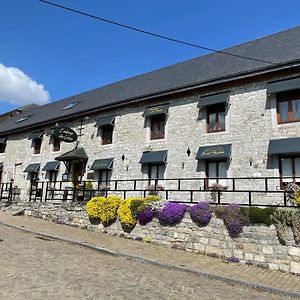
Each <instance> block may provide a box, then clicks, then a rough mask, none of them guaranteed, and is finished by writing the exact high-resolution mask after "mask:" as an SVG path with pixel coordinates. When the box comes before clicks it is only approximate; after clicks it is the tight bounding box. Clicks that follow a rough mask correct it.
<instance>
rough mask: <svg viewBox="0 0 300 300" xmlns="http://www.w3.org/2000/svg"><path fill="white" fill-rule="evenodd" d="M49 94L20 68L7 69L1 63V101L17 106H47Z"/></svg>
mask: <svg viewBox="0 0 300 300" xmlns="http://www.w3.org/2000/svg"><path fill="white" fill-rule="evenodd" d="M49 100H50V95H49V93H48V92H47V91H46V90H45V88H44V86H43V85H42V84H38V83H37V82H35V81H34V80H32V79H31V78H30V77H29V76H28V75H26V74H25V73H24V72H23V71H21V70H20V69H18V68H13V67H6V66H4V65H3V64H1V63H0V101H1V102H10V103H12V104H16V105H20V106H22V105H26V104H30V103H36V104H45V103H47V102H48V101H49Z"/></svg>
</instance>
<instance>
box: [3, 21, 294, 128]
mask: <svg viewBox="0 0 300 300" xmlns="http://www.w3.org/2000/svg"><path fill="white" fill-rule="evenodd" d="M224 51H227V52H230V53H233V54H238V55H244V56H250V57H253V58H256V59H260V60H266V61H272V62H274V63H287V62H291V61H296V60H298V59H300V26H299V27H295V28H292V29H289V30H286V31H282V32H279V33H276V34H273V35H269V36H267V37H264V38H260V39H257V40H254V41H250V42H247V43H244V44H241V45H238V46H234V47H231V48H227V49H224ZM266 67H270V64H268V63H265V62H259V61H253V60H247V59H243V58H238V57H233V56H229V55H224V54H221V53H212V54H208V55H204V56H200V57H197V58H194V59H191V60H188V61H184V62H181V63H177V64H174V65H171V66H168V67H165V68H162V69H159V70H155V71H152V72H148V73H145V74H142V75H138V76H135V77H132V78H128V79H125V80H122V81H119V82H116V83H112V84H109V85H106V86H103V87H100V88H97V89H94V90H91V91H87V92H85V93H82V94H78V95H75V96H72V97H68V98H66V99H63V100H60V101H56V102H52V103H49V104H46V105H43V106H39V107H35V108H33V109H31V110H26V111H24V112H22V113H20V114H18V115H17V116H14V117H12V118H11V119H9V120H6V121H5V122H1V123H0V133H5V132H8V131H14V130H18V129H21V128H24V127H28V126H34V125H36V124H41V123H42V124H44V123H46V122H51V121H53V120H55V119H58V118H64V117H70V116H72V115H74V114H78V113H81V112H84V111H93V110H95V109H99V108H105V107H109V106H111V105H114V104H120V103H125V102H127V101H130V100H132V99H139V98H142V97H145V96H150V95H155V94H158V93H162V92H167V91H171V90H176V89H179V88H184V87H188V86H191V85H194V84H202V83H205V82H213V81H214V80H219V79H222V78H226V77H228V76H237V75H238V74H241V73H246V72H249V71H253V70H259V69H264V68H266ZM76 101H80V103H79V104H78V105H76V106H75V107H74V108H73V109H70V110H62V109H63V108H64V107H66V106H67V105H68V104H70V103H73V102H76ZM23 115H31V117H30V118H28V119H27V120H26V121H24V122H20V123H15V121H16V120H17V119H18V118H20V117H21V116H23Z"/></svg>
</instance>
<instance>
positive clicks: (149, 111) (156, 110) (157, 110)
mask: <svg viewBox="0 0 300 300" xmlns="http://www.w3.org/2000/svg"><path fill="white" fill-rule="evenodd" d="M168 109H169V104H164V105H157V106H151V107H147V108H146V109H145V111H144V113H143V117H144V118H149V117H153V116H158V115H166V114H167V113H168Z"/></svg>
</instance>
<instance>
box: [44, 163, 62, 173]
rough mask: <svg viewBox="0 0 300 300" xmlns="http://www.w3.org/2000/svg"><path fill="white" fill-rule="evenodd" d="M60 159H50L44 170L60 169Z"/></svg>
mask: <svg viewBox="0 0 300 300" xmlns="http://www.w3.org/2000/svg"><path fill="white" fill-rule="evenodd" d="M59 165H60V162H59V161H48V162H47V163H46V164H45V166H44V168H43V169H42V171H57V170H58V169H59Z"/></svg>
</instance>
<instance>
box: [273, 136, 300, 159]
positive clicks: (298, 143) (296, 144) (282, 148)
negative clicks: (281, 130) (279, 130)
mask: <svg viewBox="0 0 300 300" xmlns="http://www.w3.org/2000/svg"><path fill="white" fill-rule="evenodd" d="M297 153H300V137H298V138H288V139H278V140H270V142H269V148H268V154H269V155H276V154H297Z"/></svg>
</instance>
